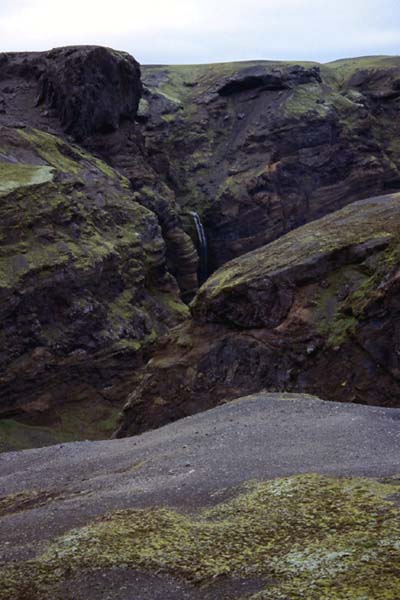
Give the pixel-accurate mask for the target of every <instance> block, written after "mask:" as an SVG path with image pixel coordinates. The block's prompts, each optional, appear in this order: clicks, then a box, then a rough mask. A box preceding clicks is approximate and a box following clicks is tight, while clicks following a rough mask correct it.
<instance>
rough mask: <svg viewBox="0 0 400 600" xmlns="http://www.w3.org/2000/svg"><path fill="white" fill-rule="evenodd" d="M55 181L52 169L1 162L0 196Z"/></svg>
mask: <svg viewBox="0 0 400 600" xmlns="http://www.w3.org/2000/svg"><path fill="white" fill-rule="evenodd" d="M52 179H53V169H52V167H46V166H38V165H21V164H14V163H1V162H0V194H4V193H9V192H12V191H14V190H16V189H19V188H24V187H27V186H30V185H40V184H42V183H48V182H49V181H52Z"/></svg>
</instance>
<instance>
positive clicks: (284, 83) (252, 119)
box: [141, 57, 400, 271]
mask: <svg viewBox="0 0 400 600" xmlns="http://www.w3.org/2000/svg"><path fill="white" fill-rule="evenodd" d="M142 78H143V81H144V84H145V87H144V95H145V98H146V100H147V102H148V107H147V109H148V111H147V116H146V119H145V122H144V123H143V124H141V128H142V130H143V134H144V135H145V138H146V145H147V149H148V154H149V158H150V160H151V161H152V163H153V164H154V165H155V166H156V169H157V170H158V172H160V173H163V175H164V177H165V179H166V180H168V182H169V185H170V186H172V187H173V189H174V190H175V193H176V197H177V202H178V204H179V205H180V206H181V210H182V212H183V213H184V212H186V211H189V210H195V211H196V212H198V213H199V214H200V215H201V217H202V220H203V223H204V226H205V228H206V232H207V236H208V242H209V248H210V261H209V262H210V266H211V271H212V270H213V269H215V268H216V267H218V266H220V265H221V264H223V263H225V262H226V261H227V260H230V259H232V258H234V257H236V256H240V255H242V254H244V253H245V252H248V251H250V250H253V249H255V248H258V247H260V246H262V245H265V244H266V243H269V242H271V241H273V240H274V239H276V238H278V237H279V236H281V235H283V234H285V233H287V232H288V231H290V230H292V229H294V228H296V227H299V226H301V225H303V224H304V223H307V222H309V221H311V220H314V219H317V218H320V217H321V216H323V215H325V214H327V213H330V212H333V211H335V210H338V209H340V208H341V207H342V206H344V205H346V204H348V203H350V202H354V201H356V200H359V199H362V198H366V197H370V196H372V195H373V194H378V193H389V192H391V191H396V190H398V189H399V187H400V172H399V164H400V146H399V144H398V139H399V137H400V123H399V119H398V103H399V98H400V88H399V83H398V82H399V80H400V59H399V58H395V57H393V58H390V57H386V58H380V57H370V58H365V59H354V60H348V61H338V62H335V63H329V64H326V65H318V64H317V63H301V64H293V63H284V62H273V61H258V62H257V61H256V62H253V63H231V64H229V63H225V64H217V65H199V66H188V65H185V66H149V67H143V68H142Z"/></svg>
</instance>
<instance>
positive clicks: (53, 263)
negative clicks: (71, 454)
mask: <svg viewBox="0 0 400 600" xmlns="http://www.w3.org/2000/svg"><path fill="white" fill-rule="evenodd" d="M0 139H1V148H0V174H1V179H0V216H1V218H0V237H1V242H2V243H1V249H0V305H1V324H2V327H1V330H0V348H1V351H0V382H1V386H0V387H1V395H0V415H2V416H5V415H17V414H20V413H21V412H22V413H29V414H32V413H36V414H38V413H39V414H40V413H46V411H48V410H49V409H51V408H54V407H55V406H57V405H59V404H65V403H68V402H72V403H74V402H75V406H76V403H78V404H79V403H82V404H84V402H85V401H86V402H91V403H92V404H95V403H96V401H97V400H99V399H100V400H102V401H104V403H105V404H106V405H107V404H109V405H110V403H111V402H112V401H113V400H114V401H115V400H118V401H120V400H121V396H122V397H123V391H122V389H123V388H124V383H123V375H122V374H123V373H124V372H125V373H127V372H128V371H129V370H130V369H132V368H134V366H135V365H137V364H138V363H140V356H141V352H142V350H143V348H144V347H146V346H147V345H148V344H149V342H151V341H153V340H154V339H155V337H157V335H158V334H159V333H163V332H165V331H166V330H167V328H168V327H169V326H171V325H173V324H176V323H177V322H178V321H179V319H181V318H182V317H183V316H184V315H185V312H186V308H185V306H184V305H183V304H182V303H181V301H180V300H179V293H178V288H177V286H176V283H175V280H174V279H173V277H172V276H171V275H170V274H169V273H168V271H167V268H166V256H165V252H166V250H165V243H164V240H163V238H162V235H161V230H160V228H159V225H158V221H157V218H156V216H155V215H154V213H151V212H150V211H149V210H147V209H146V208H144V207H143V206H141V204H139V203H138V202H137V201H136V200H135V197H134V194H133V192H132V190H131V188H130V185H129V182H128V180H127V179H125V178H124V177H122V176H121V175H120V174H118V173H117V172H116V171H114V170H113V169H112V168H110V167H109V166H108V165H106V164H105V163H104V162H102V161H101V160H99V159H97V158H95V157H94V156H92V155H90V154H88V153H87V152H84V151H83V150H82V149H81V148H80V147H78V146H74V145H70V144H67V143H66V142H65V141H63V140H62V139H61V138H59V137H56V136H53V135H50V134H47V133H45V132H43V131H39V130H36V129H29V128H23V129H15V128H6V127H2V128H1V129H0ZM114 385H116V387H113V386H114Z"/></svg>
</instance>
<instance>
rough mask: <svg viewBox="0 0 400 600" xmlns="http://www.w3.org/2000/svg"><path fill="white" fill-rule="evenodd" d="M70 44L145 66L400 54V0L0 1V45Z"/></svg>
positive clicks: (32, 47) (45, 46) (40, 46)
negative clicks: (102, 49)
mask: <svg viewBox="0 0 400 600" xmlns="http://www.w3.org/2000/svg"><path fill="white" fill-rule="evenodd" d="M72 44H99V45H104V46H110V47H113V48H116V49H118V50H126V51H127V52H130V53H131V54H132V55H133V56H134V57H135V58H136V59H137V60H138V61H139V62H141V63H142V64H159V63H164V64H176V63H185V64H193V63H208V62H223V61H232V60H249V59H282V60H284V59H286V60H316V61H321V62H326V61H329V60H335V59H338V58H344V57H350V56H365V55H371V54H400V0H140V1H139V0H0V51H3V52H9V51H26V50H48V49H50V48H54V47H57V46H66V45H72Z"/></svg>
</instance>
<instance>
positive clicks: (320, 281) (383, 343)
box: [118, 194, 400, 435]
mask: <svg viewBox="0 0 400 600" xmlns="http://www.w3.org/2000/svg"><path fill="white" fill-rule="evenodd" d="M399 233H400V194H392V195H387V196H380V197H376V198H371V199H368V200H363V201H360V202H356V203H353V204H351V205H349V206H347V207H345V208H343V209H341V210H340V211H337V212H336V213H333V214H332V215H329V216H327V217H324V218H322V219H320V220H318V221H314V222H312V223H310V224H308V225H305V226H303V227H301V228H299V229H297V230H296V231H293V232H291V233H289V234H287V235H285V236H283V237H281V238H280V239H279V240H276V241H275V242H273V243H271V244H269V245H267V246H265V247H263V248H260V249H258V250H255V251H253V252H251V253H249V254H246V255H244V256H242V257H240V258H237V259H235V260H233V261H231V262H229V263H227V264H226V265H224V266H223V267H221V268H220V269H219V270H218V271H216V272H215V273H214V274H213V275H212V276H211V277H210V278H209V279H208V280H207V282H206V283H205V284H204V285H203V286H202V287H201V288H200V290H199V292H198V294H197V296H196V298H195V299H194V301H193V303H192V305H191V310H192V315H193V319H194V320H193V322H192V323H188V324H184V325H182V326H181V327H178V328H176V329H175V330H174V331H173V332H172V333H171V334H170V335H169V337H168V338H167V339H165V340H162V341H160V344H159V345H158V346H157V348H156V350H155V352H154V353H153V355H152V359H151V361H150V362H149V364H148V366H147V367H146V368H145V369H144V370H143V371H142V372H141V373H140V374H138V383H137V384H136V385H135V387H134V391H133V392H132V394H131V395H130V397H129V400H128V403H127V405H126V407H125V409H124V413H123V417H122V422H121V426H120V429H119V432H118V435H127V434H132V433H137V432H139V431H143V430H144V429H148V428H151V427H154V426H157V425H160V424H163V423H166V422H168V421H170V420H174V419H177V418H179V417H182V416H185V415H187V414H191V413H194V412H198V411H200V410H204V409H205V408H209V407H210V406H215V405H216V404H218V403H220V402H225V401H227V400H230V399H232V398H235V397H238V396H241V395H243V394H244V393H253V392H255V391H260V390H262V389H268V390H288V391H290V390H301V391H306V392H309V393H315V394H318V395H319V396H320V397H321V398H323V399H326V400H337V401H350V402H362V403H368V404H381V405H389V406H400V363H399V348H400V330H399V327H398V323H399V322H400V321H399V318H400V303H399V285H400V273H399V259H400V254H399V252H400V246H399V239H400V237H399Z"/></svg>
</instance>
